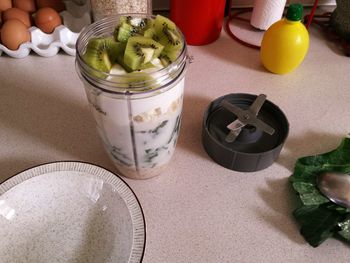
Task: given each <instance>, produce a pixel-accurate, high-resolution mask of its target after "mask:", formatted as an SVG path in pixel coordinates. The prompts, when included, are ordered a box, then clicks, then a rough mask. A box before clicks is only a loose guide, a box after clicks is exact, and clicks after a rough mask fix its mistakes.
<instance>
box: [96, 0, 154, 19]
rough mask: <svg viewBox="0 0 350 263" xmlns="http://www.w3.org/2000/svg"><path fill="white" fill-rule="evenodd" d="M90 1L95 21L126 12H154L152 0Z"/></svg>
mask: <svg viewBox="0 0 350 263" xmlns="http://www.w3.org/2000/svg"><path fill="white" fill-rule="evenodd" d="M90 3H91V13H92V18H93V21H98V20H100V19H102V18H105V17H108V16H112V15H118V14H126V13H129V14H131V13H134V14H149V15H151V14H152V0H90Z"/></svg>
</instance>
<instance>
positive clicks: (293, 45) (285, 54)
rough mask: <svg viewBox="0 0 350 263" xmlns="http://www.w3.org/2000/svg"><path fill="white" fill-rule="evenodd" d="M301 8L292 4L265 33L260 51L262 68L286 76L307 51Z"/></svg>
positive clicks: (307, 45)
mask: <svg viewBox="0 0 350 263" xmlns="http://www.w3.org/2000/svg"><path fill="white" fill-rule="evenodd" d="M302 15H303V6H302V5H301V4H292V5H290V6H289V7H288V11H287V15H286V17H285V18H283V19H281V20H279V21H277V22H276V23H274V24H273V25H271V26H270V27H269V28H268V29H267V31H266V32H265V34H264V36H263V39H262V42H261V49H260V58H261V62H262V64H263V65H264V67H265V68H266V69H267V70H269V71H271V72H273V73H276V74H286V73H288V72H291V71H293V70H294V69H295V68H297V67H298V66H299V65H300V63H301V62H302V61H303V60H304V58H305V55H306V53H307V51H308V49H309V33H308V31H307V29H306V28H305V26H304V25H303V23H301V18H302Z"/></svg>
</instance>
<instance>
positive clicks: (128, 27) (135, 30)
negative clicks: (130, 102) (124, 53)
mask: <svg viewBox="0 0 350 263" xmlns="http://www.w3.org/2000/svg"><path fill="white" fill-rule="evenodd" d="M152 26H153V21H152V20H151V19H148V18H139V17H134V18H133V17H131V16H121V17H120V20H119V25H118V26H117V27H116V28H115V30H114V33H113V35H114V39H115V40H116V41H119V42H127V41H128V39H129V37H132V36H137V35H140V36H142V35H143V34H144V32H145V30H147V29H148V28H151V27H152Z"/></svg>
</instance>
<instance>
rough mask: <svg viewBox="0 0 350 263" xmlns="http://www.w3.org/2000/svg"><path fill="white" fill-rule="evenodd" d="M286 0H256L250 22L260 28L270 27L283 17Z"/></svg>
mask: <svg viewBox="0 0 350 263" xmlns="http://www.w3.org/2000/svg"><path fill="white" fill-rule="evenodd" d="M286 2H287V1H286V0H254V8H253V13H252V17H251V18H250V24H251V25H252V26H253V27H256V28H258V29H262V30H266V29H268V28H269V27H270V26H271V25H272V24H273V23H275V22H276V21H278V20H280V19H281V18H282V15H283V11H284V7H285V5H286Z"/></svg>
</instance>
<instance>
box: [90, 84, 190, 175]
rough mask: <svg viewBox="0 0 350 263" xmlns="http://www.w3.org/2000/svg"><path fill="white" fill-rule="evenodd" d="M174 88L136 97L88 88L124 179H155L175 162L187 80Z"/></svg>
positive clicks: (107, 143) (103, 135)
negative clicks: (174, 155)
mask: <svg viewBox="0 0 350 263" xmlns="http://www.w3.org/2000/svg"><path fill="white" fill-rule="evenodd" d="M85 85H87V84H85ZM171 85H173V86H172V87H171V88H170V89H168V90H165V91H161V90H160V91H150V92H149V94H148V95H145V94H141V95H140V94H134V95H132V96H128V95H115V94H111V93H105V92H102V91H97V90H96V89H91V87H89V89H86V90H87V96H88V99H89V102H90V106H91V109H92V112H93V114H94V117H95V120H96V122H97V127H98V131H99V133H100V136H101V137H102V138H103V142H104V146H105V147H106V149H107V152H108V153H109V154H110V156H111V158H112V160H113V162H114V163H115V165H116V166H117V168H118V169H119V170H120V172H121V173H122V174H123V175H124V176H127V177H131V178H136V179H143V178H149V177H152V176H155V175H157V174H159V173H160V172H161V171H162V170H163V168H164V167H165V166H166V164H167V163H168V162H169V160H170V159H171V157H172V155H173V153H174V150H175V145H176V141H177V137H178V132H179V128H180V119H181V111H182V101H183V91H184V78H183V77H181V79H179V80H178V81H175V83H173V84H171ZM164 89H166V88H164ZM95 91H96V93H95Z"/></svg>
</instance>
